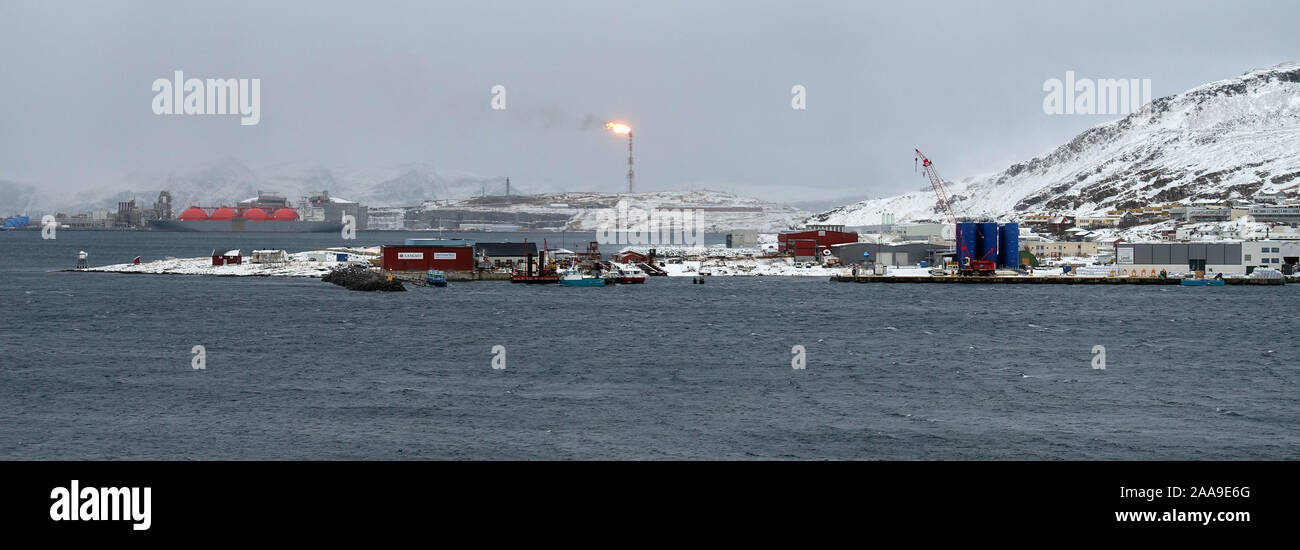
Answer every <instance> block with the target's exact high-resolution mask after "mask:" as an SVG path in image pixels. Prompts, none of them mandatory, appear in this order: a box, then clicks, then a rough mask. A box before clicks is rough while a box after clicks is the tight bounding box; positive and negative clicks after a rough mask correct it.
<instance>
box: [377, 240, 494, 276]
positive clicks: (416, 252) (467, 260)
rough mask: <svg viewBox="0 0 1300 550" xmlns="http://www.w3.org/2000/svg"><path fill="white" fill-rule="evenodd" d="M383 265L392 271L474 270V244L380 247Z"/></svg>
mask: <svg viewBox="0 0 1300 550" xmlns="http://www.w3.org/2000/svg"><path fill="white" fill-rule="evenodd" d="M379 250H380V254H381V260H380V261H381V262H382V263H381V264H380V265H381V266H382V267H383V268H384V269H388V270H392V271H426V270H429V269H439V270H442V271H474V247H473V246H402V245H384V246H381V247H379Z"/></svg>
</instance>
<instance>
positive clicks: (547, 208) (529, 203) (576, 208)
mask: <svg viewBox="0 0 1300 550" xmlns="http://www.w3.org/2000/svg"><path fill="white" fill-rule="evenodd" d="M619 201H626V208H627V209H628V210H631V209H639V210H642V211H649V210H656V209H659V210H690V211H692V212H698V215H699V216H700V217H699V219H700V220H702V221H703V225H704V229H705V231H708V232H725V231H730V230H732V229H757V230H759V231H761V232H775V231H780V230H783V229H789V228H792V227H797V225H798V223H799V221H800V220H802V219H803V218H805V217H807V215H808V213H807V212H805V211H803V210H799V209H797V208H794V207H791V206H786V205H782V204H776V203H770V202H766V201H763V200H759V199H755V198H752V197H743V196H739V195H733V194H730V193H724V192H720V191H686V192H679V191H657V192H650V193H633V194H630V195H628V194H618V193H541V194H535V195H526V196H513V197H510V198H508V199H507V198H506V197H503V196H501V195H495V196H488V197H482V198H473V199H468V200H463V201H456V202H453V203H452V204H449V205H446V206H439V207H438V208H451V209H456V210H468V211H491V212H520V213H530V214H562V215H566V216H569V217H570V219H569V222H568V224H567V226H568V228H569V229H572V230H577V231H583V230H596V229H597V228H598V227H597V225H598V223H599V222H600V221H601V217H602V214H604V215H609V213H610V212H611V211H614V212H617V209H618V208H619ZM616 215H617V214H616Z"/></svg>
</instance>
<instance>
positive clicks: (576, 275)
mask: <svg viewBox="0 0 1300 550" xmlns="http://www.w3.org/2000/svg"><path fill="white" fill-rule="evenodd" d="M607 284H613V281H609V280H606V279H605V278H604V277H599V276H596V275H591V274H588V273H583V272H581V271H578V270H576V269H561V270H560V286H605V285H607Z"/></svg>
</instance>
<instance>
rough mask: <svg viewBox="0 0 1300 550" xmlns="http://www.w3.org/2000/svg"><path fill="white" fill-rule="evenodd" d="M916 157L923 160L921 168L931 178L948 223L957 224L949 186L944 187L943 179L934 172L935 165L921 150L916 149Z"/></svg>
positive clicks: (931, 183)
mask: <svg viewBox="0 0 1300 550" xmlns="http://www.w3.org/2000/svg"><path fill="white" fill-rule="evenodd" d="M915 151H916V157H917V158H918V159H920V160H921V166H922V167H923V168H924V170H925V175H927V176H929V177H930V185H931V186H932V187H934V196H935V197H937V198H938V200H939V208H940V209H941V210H943V213H944V215H945V216H948V223H957V216H956V215H954V214H953V213H952V203H951V202H950V201H949V200H948V186H947V185H944V183H943V179H942V178H940V177H939V173H938V172H936V171H935V170H934V163H933V162H930V159H928V158H926V157H925V154H924V153H922V152H921V150H920V149H915Z"/></svg>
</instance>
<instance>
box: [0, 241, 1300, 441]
mask: <svg viewBox="0 0 1300 550" xmlns="http://www.w3.org/2000/svg"><path fill="white" fill-rule="evenodd" d="M406 236H408V235H403V234H380V233H364V232H363V233H361V235H360V238H359V240H358V241H356V244H362V245H364V244H379V243H385V242H388V243H394V242H400V240H401V239H402V238H404V237H406ZM419 236H424V237H427V236H429V235H428V234H419ZM449 236H450V235H449ZM478 237H481V238H484V239H485V240H487V239H492V240H497V239H501V238H502V237H509V235H502V234H493V235H489V236H481V235H480V236H478ZM547 237H548V238H552V239H553V238H555V235H554V234H552V235H547ZM515 238H518V237H515ZM536 238H537V239H540V238H541V236H540V235H539V236H536ZM564 238H565V239H568V241H567V242H564V241H562V242H560V243H558V244H559V245H560V246H565V247H567V248H571V249H579V248H581V247H582V246H583V243H585V242H586V241H587V240H590V237H589V236H587V235H569V236H566V237H564ZM530 240H533V239H532V238H530ZM338 244H340V243H339V240H338V236H337V235H331V234H326V235H251V234H248V235H237V236H236V235H229V234H227V235H222V234H182V233H110V232H72V231H63V232H60V233H59V234H58V238H57V239H56V240H53V241H43V240H41V239H40V234H39V233H38V232H8V233H0V313H2V314H3V315H4V318H5V319H4V328H3V329H0V459H24V460H26V459H385V460H387V459H601V458H609V459H908V460H910V459H923V460H933V459H1138V460H1157V459H1296V458H1300V404H1297V398H1300V391H1297V390H1298V389H1300V388H1298V387H1297V378H1298V377H1300V374H1298V371H1300V362H1298V359H1297V358H1298V357H1300V355H1298V354H1297V351H1298V350H1297V347H1298V346H1297V334H1296V330H1295V328H1294V327H1295V326H1296V320H1295V319H1296V313H1297V304H1300V285H1288V286H1285V287H1249V288H1248V287H1221V288H1190V287H1188V288H1183V287H1163V286H1162V287H1154V286H1134V287H1129V286H1122V287H1110V286H1059V285H1012V286H999V285H974V286H972V285H855V284H839V283H830V282H828V281H826V280H825V279H824V278H777V277H758V278H715V279H711V280H710V281H709V283H708V284H706V285H693V284H691V281H690V279H689V278H673V279H669V278H654V279H651V280H650V281H649V282H648V284H646V285H644V286H616V287H610V288H561V287H557V286H528V285H512V284H509V283H503V282H473V283H459V284H458V283H453V284H452V285H451V286H449V287H448V288H444V289H425V288H413V289H412V290H411V291H410V292H405V293H363V292H351V291H347V290H344V289H342V288H340V287H336V286H333V285H330V284H326V283H322V282H320V281H319V280H315V279H281V278H261V277H254V278H235V277H207V276H155V275H120V274H103V273H66V272H50V271H49V270H55V269H63V268H67V267H71V266H72V264H73V263H74V262H75V257H76V252H77V250H86V251H87V252H89V253H90V254H91V264H93V265H101V264H106V263H119V262H126V261H129V260H130V258H132V257H134V256H135V255H140V254H142V255H144V256H145V260H146V261H147V260H149V259H157V258H160V257H164V256H169V255H170V256H177V257H189V256H204V255H206V254H207V253H208V252H209V251H210V250H211V249H212V248H217V247H223V246H235V247H240V248H244V249H246V250H247V249H252V248H260V247H281V248H287V249H289V250H290V251H300V250H305V249H310V248H314V247H320V246H332V245H338ZM552 244H553V245H554V244H557V243H554V242H552ZM615 248H616V247H615ZM606 251H608V249H607V250H606ZM195 345H202V346H205V348H206V366H207V368H206V369H205V370H194V369H192V368H191V357H192V355H191V349H192V347H193V346H195ZM497 345H500V346H504V347H505V349H506V368H505V369H504V370H494V369H493V368H492V360H493V354H492V348H493V346H497ZM795 345H801V346H804V348H805V349H806V353H807V355H806V361H807V369H806V370H794V369H792V368H791V357H792V356H791V347H792V346H795ZM1094 345H1102V346H1105V348H1106V367H1107V368H1106V369H1105V370H1097V369H1094V368H1092V361H1093V353H1092V350H1093V346H1094Z"/></svg>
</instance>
